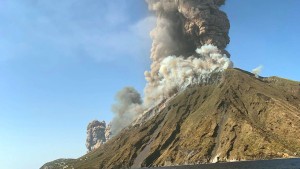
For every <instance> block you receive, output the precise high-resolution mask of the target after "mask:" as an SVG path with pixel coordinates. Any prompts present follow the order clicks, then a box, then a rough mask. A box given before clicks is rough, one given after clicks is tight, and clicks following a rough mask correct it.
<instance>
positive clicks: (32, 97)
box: [0, 0, 300, 169]
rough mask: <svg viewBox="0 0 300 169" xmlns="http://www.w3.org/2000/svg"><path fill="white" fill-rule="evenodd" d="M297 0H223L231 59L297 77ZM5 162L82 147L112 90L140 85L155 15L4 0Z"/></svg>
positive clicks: (136, 5)
mask: <svg viewBox="0 0 300 169" xmlns="http://www.w3.org/2000/svg"><path fill="white" fill-rule="evenodd" d="M299 6H300V1H298V0H285V1H282V0H264V1H261V0H243V1H240V0H227V2H226V5H225V6H223V7H222V10H224V11H225V12H226V13H227V15H228V17H229V20H230V22H231V28H230V38H231V42H230V44H229V45H228V47H227V50H228V51H229V52H230V53H231V59H232V61H233V62H234V65H235V67H239V68H242V69H244V70H247V71H251V70H252V69H254V68H256V67H258V66H260V65H263V71H262V73H261V75H262V76H280V77H283V78H288V79H293V80H297V81H300V67H299V64H300V54H299V46H298V44H299V39H300V31H299V30H300V23H299V22H298V20H299V17H300V11H299V9H298V7H299ZM0 20H1V22H0V161H1V168H9V169H24V168H25V169H35V168H39V167H41V166H42V165H43V164H44V163H46V162H48V161H52V160H54V159H58V158H78V157H80V156H81V155H83V154H85V153H86V148H85V139H86V127H87V124H88V123H89V122H90V121H92V120H94V119H98V120H105V121H110V120H111V119H112V117H113V114H112V113H111V105H112V104H113V103H114V101H115V100H114V96H115V93H116V92H117V91H119V90H120V89H122V88H123V87H125V86H134V87H135V88H136V89H137V90H138V91H139V92H140V93H143V88H144V86H145V80H144V71H145V70H149V65H150V59H149V56H150V49H151V39H150V37H149V32H150V30H151V29H152V28H153V27H154V24H155V21H154V18H153V15H152V14H151V13H149V12H148V10H147V6H146V4H145V2H144V1H142V0H114V1H111V0H84V1H82V0H64V1H61V0H51V1H50V0H24V1H23V0H22V1H20V0H0Z"/></svg>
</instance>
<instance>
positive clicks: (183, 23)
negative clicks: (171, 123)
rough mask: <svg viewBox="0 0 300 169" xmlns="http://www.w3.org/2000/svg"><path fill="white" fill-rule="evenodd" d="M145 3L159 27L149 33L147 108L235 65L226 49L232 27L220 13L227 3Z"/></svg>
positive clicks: (187, 0) (184, 0)
mask: <svg viewBox="0 0 300 169" xmlns="http://www.w3.org/2000/svg"><path fill="white" fill-rule="evenodd" d="M146 2H147V3H148V6H149V9H150V10H152V11H154V12H155V13H156V16H157V23H156V28H155V29H154V30H152V32H151V34H150V35H151V37H152V39H153V43H152V49H151V59H152V64H151V70H150V71H149V72H145V77H146V80H147V85H146V87H145V100H144V101H145V104H146V105H147V106H151V105H155V104H156V103H157V101H159V99H160V100H161V99H163V98H164V97H168V96H170V95H172V94H173V93H174V92H177V91H178V90H180V89H184V87H185V86H187V85H188V84H191V83H201V82H202V80H205V79H207V78H208V77H209V75H210V74H211V73H213V72H216V71H222V70H224V69H226V68H228V67H230V66H232V63H231V61H230V60H229V59H228V58H229V57H230V55H229V53H228V52H227V51H226V50H225V47H226V46H227V44H228V43H229V36H228V32H229V27H230V24H229V20H228V19H227V16H226V14H225V13H224V12H222V11H220V10H219V7H220V6H221V5H223V4H224V2H225V0H146ZM158 98H159V99H158Z"/></svg>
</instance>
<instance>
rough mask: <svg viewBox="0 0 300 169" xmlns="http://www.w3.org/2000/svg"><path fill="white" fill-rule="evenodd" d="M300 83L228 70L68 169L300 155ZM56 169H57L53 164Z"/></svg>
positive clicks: (195, 87) (178, 98) (68, 163)
mask: <svg viewBox="0 0 300 169" xmlns="http://www.w3.org/2000/svg"><path fill="white" fill-rule="evenodd" d="M299 131H300V82H295V81H290V80H286V79H282V78H278V77H270V78H261V77H260V78H256V77H255V76H254V75H253V74H251V73H248V72H245V71H243V70H239V69H228V70H226V71H225V72H224V73H223V75H222V78H221V80H220V81H218V82H215V83H214V84H210V85H197V86H193V87H189V88H188V89H186V90H185V91H184V92H181V93H179V94H178V95H177V96H176V97H174V98H173V99H172V100H171V101H170V102H168V103H166V105H165V107H164V108H163V109H162V110H161V112H159V113H158V114H157V115H156V116H154V117H153V118H152V119H150V120H149V121H147V122H146V123H143V124H141V125H135V126H132V127H129V128H127V129H124V130H123V131H122V132H121V133H120V134H119V135H117V136H115V137H114V138H113V139H111V140H110V141H109V142H107V143H106V144H105V145H104V146H102V147H101V148H99V149H97V150H95V151H93V152H91V153H89V154H86V155H85V156H83V157H81V158H79V159H77V160H75V161H69V162H66V166H68V167H67V168H72V167H73V168H76V169H77V168H80V169H81V168H82V169H83V168H95V169H96V168H97V169H98V168H106V169H110V168H116V169H118V168H129V167H140V166H165V165H184V164H197V163H209V162H216V161H230V160H254V159H271V158H282V157H284V158H285V157H292V156H300V132H299ZM48 166H51V165H48Z"/></svg>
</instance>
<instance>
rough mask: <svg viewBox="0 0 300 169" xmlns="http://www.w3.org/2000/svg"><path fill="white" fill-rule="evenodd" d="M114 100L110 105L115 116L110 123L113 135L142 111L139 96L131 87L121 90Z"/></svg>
mask: <svg viewBox="0 0 300 169" xmlns="http://www.w3.org/2000/svg"><path fill="white" fill-rule="evenodd" d="M115 99H116V101H117V102H116V103H115V104H114V105H112V111H113V113H114V115H115V116H114V118H113V120H112V122H111V132H112V134H113V135H115V134H117V133H118V132H119V131H121V130H122V129H123V128H124V127H126V126H128V125H129V124H130V123H131V122H132V121H133V120H134V119H135V118H136V117H137V116H138V114H140V113H142V112H143V110H144V109H143V106H142V100H141V96H140V94H139V93H138V92H137V91H136V90H135V89H134V88H133V87H125V88H123V89H122V90H121V91H119V92H118V93H117V94H116V96H115Z"/></svg>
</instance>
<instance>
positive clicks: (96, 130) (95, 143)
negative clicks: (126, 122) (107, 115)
mask: <svg viewBox="0 0 300 169" xmlns="http://www.w3.org/2000/svg"><path fill="white" fill-rule="evenodd" d="M86 133H87V138H86V144H85V145H86V148H87V149H88V151H89V152H90V151H92V150H95V149H97V148H98V147H100V146H101V145H102V144H104V143H105V142H106V141H107V140H108V139H109V135H110V131H108V129H107V128H106V123H105V121H102V122H100V121H98V120H94V121H92V122H90V123H89V124H88V127H87V132H86Z"/></svg>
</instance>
